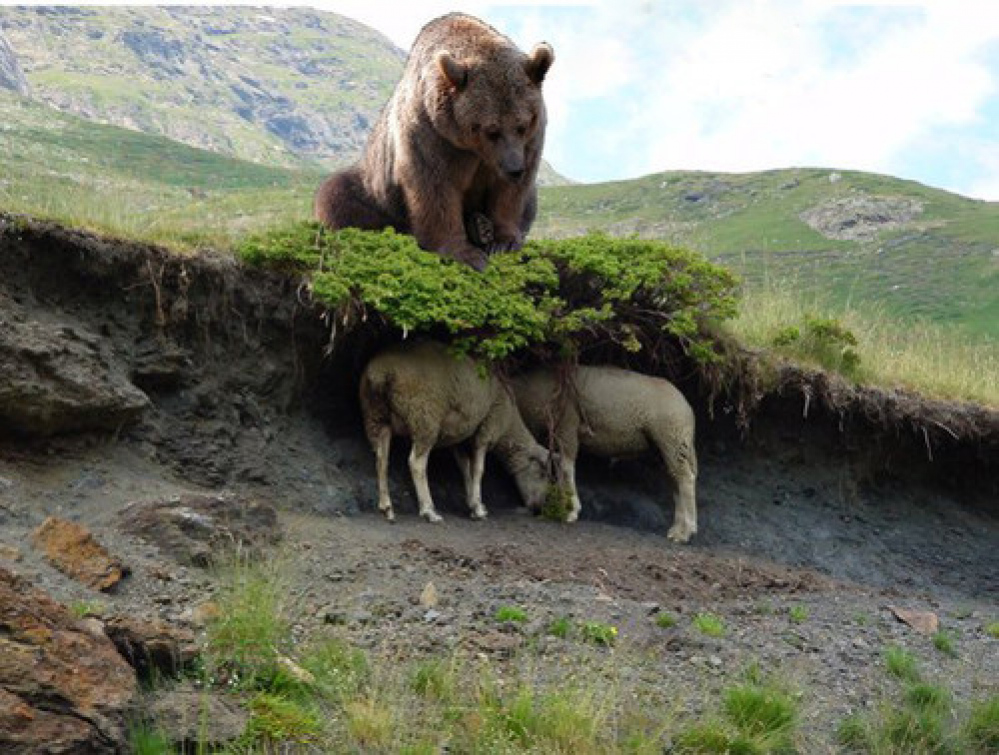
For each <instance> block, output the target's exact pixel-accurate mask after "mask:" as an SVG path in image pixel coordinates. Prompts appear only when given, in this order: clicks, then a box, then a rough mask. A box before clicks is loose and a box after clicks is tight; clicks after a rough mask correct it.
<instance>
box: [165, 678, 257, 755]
mask: <svg viewBox="0 0 999 755" xmlns="http://www.w3.org/2000/svg"><path fill="white" fill-rule="evenodd" d="M146 717H147V718H148V719H149V723H150V725H151V726H152V727H154V728H155V729H156V730H157V731H162V732H163V733H165V734H166V735H167V736H168V737H169V738H170V743H171V744H172V745H173V749H172V750H171V751H174V750H176V751H179V752H202V751H205V750H207V751H208V752H214V751H216V750H217V749H221V748H222V747H224V746H225V745H227V744H229V743H231V742H233V741H234V740H236V739H238V738H239V737H240V736H241V735H242V734H243V732H244V731H245V730H246V725H247V723H248V722H249V720H250V714H249V713H248V712H247V711H245V710H243V709H242V708H241V707H239V705H237V704H236V702H235V701H234V700H233V698H232V697H231V696H230V695H225V694H221V693H217V692H211V691H209V690H201V689H193V688H190V687H183V688H180V689H174V690H168V691H163V692H155V693H153V694H152V695H151V696H150V698H149V701H148V704H147V706H146Z"/></svg>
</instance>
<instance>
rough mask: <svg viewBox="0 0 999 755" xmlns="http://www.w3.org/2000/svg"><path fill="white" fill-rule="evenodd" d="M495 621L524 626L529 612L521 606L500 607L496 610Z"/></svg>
mask: <svg viewBox="0 0 999 755" xmlns="http://www.w3.org/2000/svg"><path fill="white" fill-rule="evenodd" d="M495 619H496V621H499V622H507V621H513V622H516V623H518V624H523V623H524V622H525V621H527V611H525V610H524V609H523V608H520V607H519V606H500V607H499V608H497V609H496V614H495Z"/></svg>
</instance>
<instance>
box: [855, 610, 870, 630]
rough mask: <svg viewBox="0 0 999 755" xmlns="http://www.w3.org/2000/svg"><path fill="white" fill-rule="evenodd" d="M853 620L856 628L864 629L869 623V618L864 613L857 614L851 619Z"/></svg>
mask: <svg viewBox="0 0 999 755" xmlns="http://www.w3.org/2000/svg"><path fill="white" fill-rule="evenodd" d="M853 620H854V621H855V622H856V623H857V626H858V627H866V626H867V625H868V624H870V623H871V617H870V616H869V615H868V614H866V613H858V614H857V615H856V616H854V617H853Z"/></svg>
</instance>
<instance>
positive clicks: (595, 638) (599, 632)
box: [580, 621, 617, 647]
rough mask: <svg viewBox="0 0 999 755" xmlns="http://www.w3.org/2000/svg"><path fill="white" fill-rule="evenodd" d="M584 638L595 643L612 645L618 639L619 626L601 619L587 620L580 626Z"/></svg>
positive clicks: (606, 645)
mask: <svg viewBox="0 0 999 755" xmlns="http://www.w3.org/2000/svg"><path fill="white" fill-rule="evenodd" d="M580 630H581V631H582V634H583V639H584V640H586V641H587V642H592V643H593V644H594V645H603V646H605V647H610V646H611V645H613V644H614V642H615V641H616V640H617V627H615V626H611V625H610V624H604V623H602V622H599V621H586V622H583V624H582V625H581V626H580Z"/></svg>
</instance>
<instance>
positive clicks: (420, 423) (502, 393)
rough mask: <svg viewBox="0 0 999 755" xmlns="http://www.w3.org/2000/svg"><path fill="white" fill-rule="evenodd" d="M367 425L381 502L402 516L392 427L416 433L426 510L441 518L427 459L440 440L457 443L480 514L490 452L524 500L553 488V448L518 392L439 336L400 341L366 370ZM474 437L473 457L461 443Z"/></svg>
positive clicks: (419, 491) (416, 474) (412, 464)
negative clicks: (536, 433)
mask: <svg viewBox="0 0 999 755" xmlns="http://www.w3.org/2000/svg"><path fill="white" fill-rule="evenodd" d="M360 398H361V411H362V413H363V415H364V429H365V432H366V433H367V436H368V440H369V441H370V443H371V447H372V449H373V450H374V452H375V460H376V467H377V472H378V508H379V510H381V511H382V512H383V513H384V514H385V516H386V518H387V519H388V520H389V521H393V520H394V519H395V513H394V512H393V510H392V501H391V498H390V496H389V489H388V460H389V447H390V445H391V442H392V436H393V435H402V436H408V437H409V438H410V439H411V440H412V451H411V452H410V455H409V469H410V473H411V474H412V476H413V485H414V486H415V487H416V497H417V500H418V501H419V504H420V516H422V517H424V518H425V519H426V520H427V521H430V522H439V521H440V520H441V517H440V515H438V513H437V511H436V510H435V509H434V502H433V499H432V498H431V496H430V487H429V485H428V483H427V459H428V457H429V456H430V451H431V450H432V449H434V448H439V447H445V446H451V447H453V448H454V449H455V458H456V459H457V461H458V463H459V466H460V468H461V472H462V476H463V477H464V479H465V490H466V493H467V497H468V507H469V509H471V512H472V518H473V519H482V518H484V517H485V516H486V509H485V506H483V505H482V474H483V472H484V470H485V457H486V452H487V451H489V450H493V451H495V452H496V453H497V455H498V456H499V457H500V460H501V461H502V462H503V463H504V464H505V466H506V467H507V469H508V470H509V472H510V474H511V475H512V476H513V478H514V481H515V482H516V483H517V488H518V489H519V491H520V495H521V497H522V498H523V499H524V503H525V504H527V506H528V507H530V508H538V507H539V506H540V505H541V503H542V502H543V501H544V497H545V493H546V492H547V488H548V452H547V451H546V450H545V449H544V448H543V447H542V446H541V445H540V444H539V443H538V442H537V441H536V440H535V439H534V437H533V436H532V435H531V433H530V431H529V430H528V429H527V426H526V425H525V424H524V421H523V420H522V419H521V416H520V413H519V412H518V411H517V405H516V403H515V401H514V398H513V395H512V393H511V391H510V389H509V387H507V386H506V385H504V384H503V383H502V382H501V381H500V380H499V379H498V378H497V377H496V376H495V375H493V374H492V373H490V372H488V371H485V370H481V369H480V368H479V366H478V365H476V363H475V362H474V361H472V360H471V359H468V358H457V357H455V356H453V355H451V354H449V353H448V351H447V349H446V348H445V347H444V346H442V345H441V344H438V343H433V342H424V343H418V344H403V345H398V346H393V347H390V348H388V349H386V350H385V351H382V352H381V353H379V354H378V355H376V356H375V357H374V358H373V359H372V360H371V361H370V362H369V363H368V365H367V367H365V368H364V372H363V374H362V375H361V387H360ZM465 441H468V443H469V445H470V446H471V457H469V455H468V454H467V453H465V451H464V450H463V449H462V448H460V447H459V444H463V443H465Z"/></svg>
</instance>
